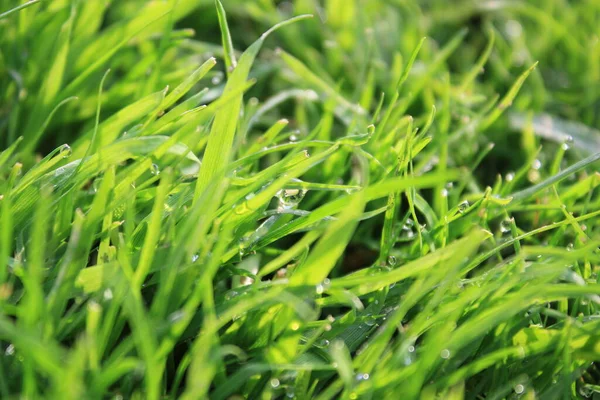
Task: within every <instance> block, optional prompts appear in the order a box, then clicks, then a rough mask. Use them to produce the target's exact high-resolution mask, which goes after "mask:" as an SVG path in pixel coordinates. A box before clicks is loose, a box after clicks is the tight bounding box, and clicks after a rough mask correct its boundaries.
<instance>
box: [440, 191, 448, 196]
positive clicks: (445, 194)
mask: <svg viewBox="0 0 600 400" xmlns="http://www.w3.org/2000/svg"><path fill="white" fill-rule="evenodd" d="M441 195H442V197H448V190H447V189H442V192H441Z"/></svg>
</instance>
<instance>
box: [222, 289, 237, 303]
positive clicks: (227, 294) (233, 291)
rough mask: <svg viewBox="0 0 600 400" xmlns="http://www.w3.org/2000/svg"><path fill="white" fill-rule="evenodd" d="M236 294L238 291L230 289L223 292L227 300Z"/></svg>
mask: <svg viewBox="0 0 600 400" xmlns="http://www.w3.org/2000/svg"><path fill="white" fill-rule="evenodd" d="M237 295H238V292H236V291H235V290H231V291H229V292H227V293H226V294H225V300H227V301H229V300H231V299H233V298H234V297H236V296H237Z"/></svg>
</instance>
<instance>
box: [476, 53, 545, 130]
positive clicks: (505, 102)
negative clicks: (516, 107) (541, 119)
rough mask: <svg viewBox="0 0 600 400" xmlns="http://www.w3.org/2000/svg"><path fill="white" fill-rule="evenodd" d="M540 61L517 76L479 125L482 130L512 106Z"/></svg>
mask: <svg viewBox="0 0 600 400" xmlns="http://www.w3.org/2000/svg"><path fill="white" fill-rule="evenodd" d="M538 62H539V61H536V62H535V63H533V65H532V66H531V67H529V68H527V69H526V70H525V72H523V73H522V74H521V75H520V76H519V77H518V78H517V80H516V81H515V83H513V85H512V86H511V87H510V89H509V90H508V92H507V93H506V95H504V97H503V98H502V100H500V103H498V105H497V106H496V107H495V108H494V109H493V110H492V112H491V113H490V115H488V116H487V117H486V118H485V119H484V120H483V121H482V122H481V125H480V126H479V129H480V130H482V131H484V130H486V129H487V128H489V127H490V125H492V124H493V123H494V122H496V120H497V119H498V118H499V117H500V115H502V113H504V110H506V109H507V108H508V107H510V106H511V105H512V102H513V100H514V99H515V97H517V94H518V93H519V90H521V87H522V86H523V84H524V83H525V80H526V79H527V77H528V76H529V74H531V72H532V71H533V70H534V69H535V67H537V65H538Z"/></svg>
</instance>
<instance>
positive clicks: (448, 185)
mask: <svg viewBox="0 0 600 400" xmlns="http://www.w3.org/2000/svg"><path fill="white" fill-rule="evenodd" d="M452 188H454V183H452V182H448V183H446V189H448V191H450V190H452Z"/></svg>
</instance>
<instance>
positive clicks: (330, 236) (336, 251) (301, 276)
mask: <svg viewBox="0 0 600 400" xmlns="http://www.w3.org/2000/svg"><path fill="white" fill-rule="evenodd" d="M362 194H363V193H362V192H358V193H357V194H356V195H355V196H354V198H353V199H352V201H351V202H350V203H349V204H348V206H347V207H346V208H345V210H344V211H343V212H342V213H341V215H340V216H339V218H338V219H337V220H336V221H334V222H333V223H332V224H331V226H330V227H329V229H327V231H325V233H324V234H323V237H322V238H321V239H320V240H319V242H318V243H317V244H316V246H315V248H314V249H313V251H312V252H311V253H310V255H309V256H308V259H307V260H306V262H305V263H304V264H302V265H300V266H298V268H297V269H296V270H295V271H294V275H293V276H292V278H291V279H290V284H292V285H294V284H296V285H297V284H307V285H317V284H319V283H320V282H322V281H323V280H324V279H325V278H327V276H328V275H329V272H330V271H331V270H332V269H333V267H335V264H336V263H337V261H338V260H339V259H340V257H341V255H342V254H343V252H344V250H345V249H346V246H347V245H348V243H349V242H350V239H351V238H352V235H353V233H354V230H355V229H356V226H357V225H358V219H359V218H360V215H361V214H362V212H363V210H364V207H365V199H364V196H363V195H362Z"/></svg>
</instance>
